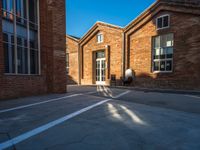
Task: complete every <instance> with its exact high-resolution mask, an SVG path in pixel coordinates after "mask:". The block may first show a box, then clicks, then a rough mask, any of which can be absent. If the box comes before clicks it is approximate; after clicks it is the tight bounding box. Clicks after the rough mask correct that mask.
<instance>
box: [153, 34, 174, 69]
mask: <svg viewBox="0 0 200 150" xmlns="http://www.w3.org/2000/svg"><path fill="white" fill-rule="evenodd" d="M173 45H174V37H173V34H166V35H162V36H157V37H153V71H154V72H171V71H172V69H173V67H172V66H173Z"/></svg>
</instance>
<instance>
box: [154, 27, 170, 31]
mask: <svg viewBox="0 0 200 150" xmlns="http://www.w3.org/2000/svg"><path fill="white" fill-rule="evenodd" d="M168 28H170V26H168V27H163V28H157V29H156V30H157V31H159V30H163V29H168Z"/></svg>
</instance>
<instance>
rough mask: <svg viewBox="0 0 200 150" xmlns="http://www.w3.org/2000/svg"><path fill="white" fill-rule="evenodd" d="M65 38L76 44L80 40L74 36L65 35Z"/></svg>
mask: <svg viewBox="0 0 200 150" xmlns="http://www.w3.org/2000/svg"><path fill="white" fill-rule="evenodd" d="M66 37H67V38H70V39H71V40H74V41H76V42H79V40H80V38H79V37H76V36H73V35H66Z"/></svg>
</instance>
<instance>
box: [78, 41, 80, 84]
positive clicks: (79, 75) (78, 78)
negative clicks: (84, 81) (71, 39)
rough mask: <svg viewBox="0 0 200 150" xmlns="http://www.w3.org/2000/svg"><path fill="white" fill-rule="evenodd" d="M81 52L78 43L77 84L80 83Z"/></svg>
mask: <svg viewBox="0 0 200 150" xmlns="http://www.w3.org/2000/svg"><path fill="white" fill-rule="evenodd" d="M80 59H81V53H80V44H79V43H78V85H81V60H80Z"/></svg>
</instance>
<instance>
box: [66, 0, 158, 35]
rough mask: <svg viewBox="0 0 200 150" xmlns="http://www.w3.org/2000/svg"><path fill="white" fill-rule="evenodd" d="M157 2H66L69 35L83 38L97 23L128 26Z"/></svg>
mask: <svg viewBox="0 0 200 150" xmlns="http://www.w3.org/2000/svg"><path fill="white" fill-rule="evenodd" d="M153 2H155V0H66V5H67V6H66V8H67V15H66V17H67V18H66V20H67V34H69V35H74V36H78V37H82V36H83V35H84V34H85V33H86V32H87V31H88V30H89V29H90V28H91V27H92V26H93V25H94V23H95V22H96V21H103V22H107V23H111V24H115V25H119V26H122V27H124V26H126V25H127V24H128V23H130V21H132V20H133V19H135V18H136V17H137V16H138V15H139V14H140V13H141V12H143V11H144V10H145V9H146V8H147V7H149V6H150V5H151V4H152V3H153Z"/></svg>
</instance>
